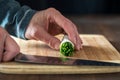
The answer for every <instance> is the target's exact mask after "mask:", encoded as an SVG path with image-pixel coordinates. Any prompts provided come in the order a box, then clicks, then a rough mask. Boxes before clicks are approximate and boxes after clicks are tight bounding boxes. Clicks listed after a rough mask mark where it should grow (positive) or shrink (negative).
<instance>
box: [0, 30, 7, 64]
mask: <svg viewBox="0 0 120 80" xmlns="http://www.w3.org/2000/svg"><path fill="white" fill-rule="evenodd" d="M5 38H6V34H5V33H4V31H3V30H2V29H1V28H0V62H1V61H2V56H3V51H4V42H5Z"/></svg>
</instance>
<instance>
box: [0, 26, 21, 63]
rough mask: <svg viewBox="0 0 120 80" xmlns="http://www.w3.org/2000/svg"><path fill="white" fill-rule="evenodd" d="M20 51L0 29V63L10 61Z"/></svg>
mask: <svg viewBox="0 0 120 80" xmlns="http://www.w3.org/2000/svg"><path fill="white" fill-rule="evenodd" d="M19 51H20V48H19V46H18V45H17V44H16V42H15V41H14V40H13V39H12V38H11V37H10V35H9V34H8V33H7V32H6V31H5V30H4V29H3V28H1V27H0V62H1V61H10V60H12V59H13V58H14V57H15V56H16V55H17V54H18V53H19Z"/></svg>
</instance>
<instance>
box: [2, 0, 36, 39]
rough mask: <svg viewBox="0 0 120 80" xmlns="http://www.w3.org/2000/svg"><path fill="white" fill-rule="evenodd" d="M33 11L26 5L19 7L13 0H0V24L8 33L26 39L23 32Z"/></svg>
mask: <svg viewBox="0 0 120 80" xmlns="http://www.w3.org/2000/svg"><path fill="white" fill-rule="evenodd" d="M35 12H36V11H35V10H32V9H31V8H29V7H28V6H22V7H21V6H20V4H19V3H18V2H17V1H15V0H0V26H2V27H3V28H5V29H6V30H7V31H8V32H9V34H11V35H13V36H16V37H19V38H22V39H26V38H25V36H24V34H25V31H26V28H27V26H28V24H29V22H30V20H31V18H32V16H33V15H34V14H35Z"/></svg>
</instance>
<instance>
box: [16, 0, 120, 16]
mask: <svg viewBox="0 0 120 80" xmlns="http://www.w3.org/2000/svg"><path fill="white" fill-rule="evenodd" d="M17 1H19V2H20V4H21V5H28V6H30V7H31V8H32V9H35V10H43V9H46V8H49V7H54V8H56V9H57V10H59V11H60V12H61V13H62V14H119V13H120V0H17Z"/></svg>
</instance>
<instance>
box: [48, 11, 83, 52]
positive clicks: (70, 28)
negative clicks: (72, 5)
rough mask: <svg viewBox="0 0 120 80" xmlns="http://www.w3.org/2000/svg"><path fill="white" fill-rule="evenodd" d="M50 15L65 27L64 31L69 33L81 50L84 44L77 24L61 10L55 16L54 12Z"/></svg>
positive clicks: (77, 47)
mask: <svg viewBox="0 0 120 80" xmlns="http://www.w3.org/2000/svg"><path fill="white" fill-rule="evenodd" d="M50 17H51V19H53V21H55V22H56V23H57V24H58V25H59V26H60V27H62V28H63V29H64V31H65V32H66V33H67V34H68V36H69V39H70V40H71V41H72V42H73V43H74V44H75V48H76V49H77V50H79V49H80V48H81V47H82V44H81V39H80V37H79V34H78V31H77V29H76V26H75V25H74V24H73V23H72V22H71V21H70V20H68V19H67V18H65V17H64V16H62V15H61V14H60V13H59V12H57V13H56V14H54V16H53V14H52V15H51V16H50Z"/></svg>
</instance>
